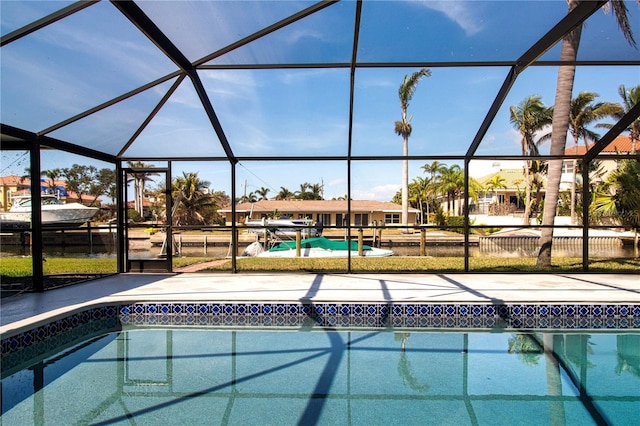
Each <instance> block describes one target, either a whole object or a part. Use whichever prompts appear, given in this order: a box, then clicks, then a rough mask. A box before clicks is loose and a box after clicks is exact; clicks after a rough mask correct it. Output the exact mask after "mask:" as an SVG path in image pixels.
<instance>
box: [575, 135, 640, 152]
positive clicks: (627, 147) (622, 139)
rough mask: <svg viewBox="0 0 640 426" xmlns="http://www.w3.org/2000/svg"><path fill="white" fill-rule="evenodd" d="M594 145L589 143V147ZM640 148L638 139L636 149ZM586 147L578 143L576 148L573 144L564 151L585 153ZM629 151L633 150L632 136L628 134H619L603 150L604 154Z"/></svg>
mask: <svg viewBox="0 0 640 426" xmlns="http://www.w3.org/2000/svg"><path fill="white" fill-rule="evenodd" d="M591 147H593V144H589V149H591ZM638 149H640V141H636V150H638ZM585 152H586V148H585V146H584V145H578V149H577V152H576V149H575V147H574V146H573V145H571V146H567V147H566V149H565V150H564V153H565V154H567V155H584V154H585ZM618 152H619V153H624V154H626V153H629V152H631V137H629V136H627V135H619V136H618V137H617V138H615V139H614V140H613V141H612V142H611V143H610V144H609V145H607V146H606V147H604V149H603V150H602V153H603V154H615V153H618Z"/></svg>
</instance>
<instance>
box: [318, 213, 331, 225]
mask: <svg viewBox="0 0 640 426" xmlns="http://www.w3.org/2000/svg"><path fill="white" fill-rule="evenodd" d="M317 218H318V219H317V221H318V222H322V224H323V225H327V226H329V225H331V215H330V214H328V213H324V214H323V213H318V216H317Z"/></svg>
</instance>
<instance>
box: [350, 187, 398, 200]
mask: <svg viewBox="0 0 640 426" xmlns="http://www.w3.org/2000/svg"><path fill="white" fill-rule="evenodd" d="M354 186H357V183H356V184H354ZM399 190H400V185H398V184H392V183H391V184H386V185H377V186H372V187H371V188H358V187H355V188H354V189H353V190H352V191H351V198H353V199H354V200H377V201H391V199H392V198H393V196H394V195H396V193H397V192H398V191H399Z"/></svg>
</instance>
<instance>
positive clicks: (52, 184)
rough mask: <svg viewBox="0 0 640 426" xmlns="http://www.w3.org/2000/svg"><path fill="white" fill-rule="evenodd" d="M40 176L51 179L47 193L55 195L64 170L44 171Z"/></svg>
mask: <svg viewBox="0 0 640 426" xmlns="http://www.w3.org/2000/svg"><path fill="white" fill-rule="evenodd" d="M40 175H41V176H44V177H46V178H47V179H49V182H48V188H47V192H49V193H51V194H54V193H55V190H56V180H58V178H60V177H61V176H62V169H58V168H55V169H49V170H43V171H42V172H41V173H40Z"/></svg>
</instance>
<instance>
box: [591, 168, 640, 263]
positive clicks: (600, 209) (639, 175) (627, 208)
mask: <svg viewBox="0 0 640 426" xmlns="http://www.w3.org/2000/svg"><path fill="white" fill-rule="evenodd" d="M591 209H592V211H593V212H594V214H595V216H597V217H602V216H612V217H616V219H618V220H620V222H622V223H623V224H624V225H626V226H629V227H631V228H633V229H634V231H635V232H634V249H635V256H636V257H638V229H640V161H638V160H622V161H621V162H620V166H619V167H618V169H617V170H614V171H613V172H612V173H611V174H610V175H609V176H608V177H607V181H606V183H605V185H604V186H603V187H602V188H601V190H600V191H599V192H598V193H596V195H595V196H594V197H593V201H592V204H591ZM621 212H623V214H620V213H621Z"/></svg>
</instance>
